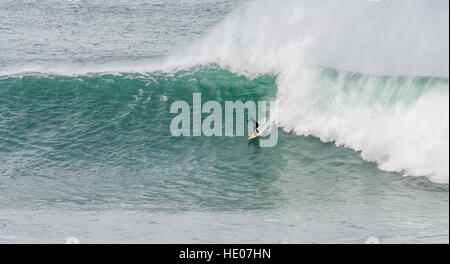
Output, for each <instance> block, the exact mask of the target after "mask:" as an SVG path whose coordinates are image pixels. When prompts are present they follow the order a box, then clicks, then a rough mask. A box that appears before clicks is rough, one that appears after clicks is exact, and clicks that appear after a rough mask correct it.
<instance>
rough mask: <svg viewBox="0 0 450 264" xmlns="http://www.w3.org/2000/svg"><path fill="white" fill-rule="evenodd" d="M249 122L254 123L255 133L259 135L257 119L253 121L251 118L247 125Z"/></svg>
mask: <svg viewBox="0 0 450 264" xmlns="http://www.w3.org/2000/svg"><path fill="white" fill-rule="evenodd" d="M248 121H252V122H253V131H255V133H258V132H259V131H258V127H259V124H258V121H256V120H255V119H253V118H251V117H250V118H249V119H248V120H247V122H246V123H248Z"/></svg>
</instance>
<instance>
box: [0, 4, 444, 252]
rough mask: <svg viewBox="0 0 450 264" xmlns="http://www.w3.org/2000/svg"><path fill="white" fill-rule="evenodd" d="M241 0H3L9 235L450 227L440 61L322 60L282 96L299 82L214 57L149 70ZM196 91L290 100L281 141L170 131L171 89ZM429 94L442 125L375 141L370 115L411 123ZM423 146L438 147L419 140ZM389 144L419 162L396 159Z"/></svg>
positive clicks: (203, 238) (288, 234)
mask: <svg viewBox="0 0 450 264" xmlns="http://www.w3.org/2000/svg"><path fill="white" fill-rule="evenodd" d="M241 4H242V3H240V2H237V1H150V2H148V1H117V2H114V1H113V2H112V3H103V1H52V0H48V1H26V2H20V3H18V2H16V1H3V2H2V3H1V4H0V14H1V16H0V39H1V40H0V41H1V42H0V43H1V45H0V50H1V51H2V54H1V55H0V72H1V74H0V242H4V243H22V242H25V243H62V242H64V240H65V238H67V237H72V236H75V237H77V238H79V239H80V241H81V243H97V242H104V243H122V242H123V243H133V242H138V243H236V242H243V243H364V242H365V241H366V239H367V238H369V237H377V238H378V239H379V240H380V241H381V242H382V243H448V233H449V231H448V230H449V229H448V227H449V225H448V219H449V214H448V208H449V206H448V205H449V200H448V198H449V195H448V191H449V190H448V146H447V152H445V151H446V149H445V147H443V146H444V144H445V140H447V143H448V118H447V121H445V120H444V118H445V114H446V115H447V117H448V78H447V77H445V76H444V77H420V76H400V77H395V76H389V75H385V74H383V75H381V74H379V75H377V74H362V73H356V72H350V71H343V70H339V69H335V68H329V67H314V70H313V71H314V74H313V75H312V76H313V77H308V79H310V78H311V79H312V80H313V81H311V83H314V87H315V89H314V90H313V91H314V92H312V93H305V94H302V95H303V96H304V97H301V96H299V94H293V93H292V94H290V96H287V97H286V95H289V92H292V90H289V89H284V90H283V87H284V86H283V78H285V77H286V76H285V75H284V74H283V73H279V72H278V73H277V72H276V71H274V72H271V73H267V72H261V73H259V74H254V73H251V74H250V73H245V72H241V71H234V70H233V69H230V67H226V66H224V65H221V64H220V63H212V64H211V63H207V64H200V65H196V66H186V67H184V68H177V69H171V70H167V69H162V68H161V69H160V70H158V69H155V70H142V69H143V68H145V67H146V66H145V65H147V64H148V65H150V64H151V65H152V66H151V67H149V68H154V65H158V63H161V61H163V60H164V57H165V56H169V55H170V54H171V53H172V52H173V51H174V50H179V49H181V47H183V46H184V45H186V46H187V45H188V44H189V43H191V42H193V41H197V40H198V39H201V38H202V37H204V36H205V35H207V34H208V32H209V31H210V30H211V28H212V27H213V26H214V25H215V24H217V23H219V22H220V21H221V20H223V19H226V17H227V14H228V13H229V12H230V10H232V9H233V8H237V7H239V6H240V5H241ZM93 69H94V70H93ZM302 74H303V75H299V77H298V78H299V79H301V78H302V76H303V77H305V75H304V74H305V73H302ZM305 78H306V77H305ZM198 92H200V93H201V94H202V101H203V102H205V101H207V100H216V101H218V102H219V103H221V104H222V105H223V104H224V103H225V101H243V102H245V101H249V100H250V101H255V102H256V101H259V100H278V101H279V103H280V113H281V114H283V113H286V115H284V116H285V118H284V119H283V116H282V117H281V118H280V124H279V125H280V126H279V128H277V129H278V135H279V138H278V144H277V145H276V146H275V147H272V148H264V147H261V146H260V144H259V141H250V142H249V141H248V140H247V138H246V137H225V136H224V137H205V136H200V137H174V136H172V135H171V133H170V123H171V121H172V119H173V118H174V117H175V116H176V114H172V113H170V105H171V104H172V103H173V102H175V101H177V100H184V101H187V102H189V103H190V104H191V105H192V95H193V93H198ZM305 96H310V97H308V98H305ZM429 96H430V98H431V99H433V100H434V99H435V98H438V99H437V100H438V101H435V102H437V103H436V105H439V103H441V101H442V100H444V101H443V104H444V106H445V104H446V107H447V113H445V112H444V113H443V114H442V115H439V116H437V117H436V116H434V117H435V118H436V119H437V120H438V121H439V122H438V124H443V127H441V126H435V127H428V128H426V129H424V130H422V129H423V127H421V126H419V125H418V126H417V127H416V130H417V131H420V132H421V134H420V136H421V137H422V139H423V141H427V140H428V139H429V138H434V139H435V140H434V141H431V140H430V141H427V142H417V143H416V144H415V145H414V146H413V147H410V148H409V149H406V150H405V147H404V145H402V144H401V142H400V141H401V138H407V139H411V140H412V141H414V140H416V137H415V136H416V134H414V132H413V131H411V132H410V134H409V133H404V134H403V135H402V137H401V138H399V137H398V135H397V134H395V133H394V134H386V135H384V139H385V140H386V142H387V143H390V142H398V144H395V146H396V147H397V148H392V149H390V148H389V151H390V152H391V153H387V152H386V151H385V150H386V149H388V148H387V146H386V145H385V143H386V142H384V141H381V142H380V141H372V140H370V139H369V136H371V135H372V134H371V133H372V132H373V131H374V129H375V126H374V125H373V124H376V127H378V126H379V125H380V123H379V122H381V126H382V127H384V128H385V127H390V128H391V130H394V131H400V132H404V131H405V130H407V129H409V128H410V127H409V126H407V124H403V120H405V123H406V122H407V121H408V120H410V119H413V120H414V121H417V120H418V121H421V120H422V119H420V118H421V117H422V114H423V112H422V108H420V106H421V104H422V103H425V104H428V100H429ZM303 99H304V100H303ZM439 100H441V101H439ZM445 100H447V101H445ZM304 107H305V108H304ZM346 107H349V108H350V109H348V108H346ZM431 108H432V107H431ZM295 109H300V110H302V111H297V110H295ZM411 109H412V110H411ZM444 109H445V108H444ZM410 110H411V111H410ZM438 110H441V108H439V109H438ZM430 111H431V110H430ZM349 112H358V113H359V112H361V113H365V112H370V113H372V114H373V116H371V117H373V120H363V119H356V118H360V116H356V117H354V116H350V115H349ZM291 113H295V114H294V115H291ZM305 113H308V114H311V115H309V116H307V117H305V116H303V115H304V114H305ZM417 113H418V114H417ZM430 113H431V114H434V112H430ZM389 115H395V116H399V119H395V120H394V121H397V123H394V121H393V120H390V119H388V118H387V117H388V116H389ZM385 116H386V118H385V119H384V120H388V121H386V122H385V123H383V121H382V120H383V119H382V117H385ZM417 116H419V117H417ZM204 117H205V116H204ZM311 118H316V121H315V122H312V121H311V120H312V119H311ZM427 118H429V119H432V118H431V117H428V116H427ZM343 119H346V120H351V122H352V128H353V124H357V127H359V128H360V130H354V131H352V133H354V134H355V135H358V133H359V134H361V133H364V132H366V131H368V132H366V133H368V134H366V136H364V135H363V136H362V137H361V138H362V141H361V140H360V139H359V138H360V137H356V136H355V137H343V136H342V134H343V132H342V130H340V128H341V127H340V126H336V127H335V126H331V125H332V124H333V123H340V122H343V121H342V120H343ZM308 120H309V124H310V125H311V127H309V126H308V125H309V124H308V125H306V123H305V122H307V121H308ZM362 120H363V121H362ZM380 120H381V121H380ZM432 120H434V119H432ZM297 121H298V122H300V123H297ZM371 121H374V122H371ZM375 121H376V122H375ZM399 121H401V122H399ZM225 122H233V120H225ZM319 122H321V123H320V124H319ZM430 122H431V121H430ZM445 122H447V123H446V125H447V126H446V127H447V130H445ZM408 124H409V123H408ZM427 125H429V126H434V125H435V123H433V122H431V123H427ZM344 132H345V133H347V132H348V131H344ZM375 132H378V131H375ZM355 138H356V139H355ZM391 139H392V141H389V140H391ZM361 142H363V143H365V142H369V143H371V144H367V145H365V144H361ZM408 142H410V141H408ZM447 145H448V144H447ZM416 146H417V149H416V148H415V147H416ZM422 146H432V148H430V149H428V148H424V147H422ZM424 149H426V150H427V151H428V152H427V153H428V156H430V157H435V159H433V160H437V161H438V162H436V163H433V162H429V161H428V160H426V159H425V158H423V156H421V155H415V154H413V153H415V152H416V151H419V150H424ZM441 150H443V151H444V152H445V153H443V152H441ZM395 153H408V155H410V156H411V157H414V158H416V159H414V160H413V161H414V164H413V163H410V162H411V160H409V159H405V160H401V162H398V163H395V164H394V165H392V160H393V159H394V158H395V157H396V156H395V155H394V154H395ZM442 153H443V154H442ZM445 155H447V156H446V157H447V161H445ZM442 160H444V162H442ZM398 164H400V165H398ZM405 164H406V165H405ZM416 165H417V166H416ZM408 175H409V176H408ZM411 175H414V176H411Z"/></svg>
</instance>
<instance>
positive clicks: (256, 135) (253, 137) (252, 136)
mask: <svg viewBox="0 0 450 264" xmlns="http://www.w3.org/2000/svg"><path fill="white" fill-rule="evenodd" d="M260 134H261V133H256V134H253V135H251V136H249V137H248V139H249V140H250V139H255V138H257V137H259V135H260Z"/></svg>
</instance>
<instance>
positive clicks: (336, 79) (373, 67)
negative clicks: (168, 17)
mask: <svg viewBox="0 0 450 264" xmlns="http://www.w3.org/2000/svg"><path fill="white" fill-rule="evenodd" d="M447 20H448V2H447V1H346V2H345V3H341V2H339V3H337V2H335V1H282V2H280V1H263V2H251V3H250V4H248V5H245V6H243V8H241V9H238V10H237V11H236V12H234V13H233V14H231V15H229V16H228V18H227V19H226V20H225V21H224V22H223V23H221V24H220V25H218V26H217V27H216V28H215V29H214V30H213V31H212V32H211V33H210V34H208V35H207V36H206V37H204V38H203V39H202V40H200V41H198V42H197V43H195V44H194V45H192V47H190V48H189V49H188V52H184V54H175V55H173V56H172V57H170V58H168V59H167V60H166V64H165V65H170V66H179V67H185V66H186V65H196V64H207V63H210V62H215V63H218V64H219V65H220V66H222V67H225V68H228V69H231V70H232V71H236V72H242V73H247V74H250V75H252V74H262V73H273V74H276V75H277V87H278V95H277V99H278V101H279V103H280V104H279V106H280V112H279V113H280V116H279V118H280V122H279V124H280V125H281V126H282V127H284V129H285V130H286V131H294V132H295V133H297V134H299V135H312V136H315V137H318V138H320V139H321V140H323V141H326V142H328V141H334V142H336V144H337V145H344V146H346V147H350V148H352V149H354V150H357V151H360V152H361V156H362V157H363V158H364V159H366V160H368V161H374V162H377V163H378V164H379V168H380V169H382V170H386V171H396V172H403V173H404V174H405V175H415V176H419V175H420V176H428V177H429V179H431V180H433V181H436V182H441V183H448V175H449V165H448V159H449V154H448V153H449V149H448V143H449V133H448V131H449V130H448V127H449V126H448V117H449V101H448V96H449V95H448V71H449V66H448V65H449V61H448V39H449V34H448V32H449V30H448V23H447V22H445V21H447ZM329 66H332V68H330V67H329ZM421 76H441V77H421Z"/></svg>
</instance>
